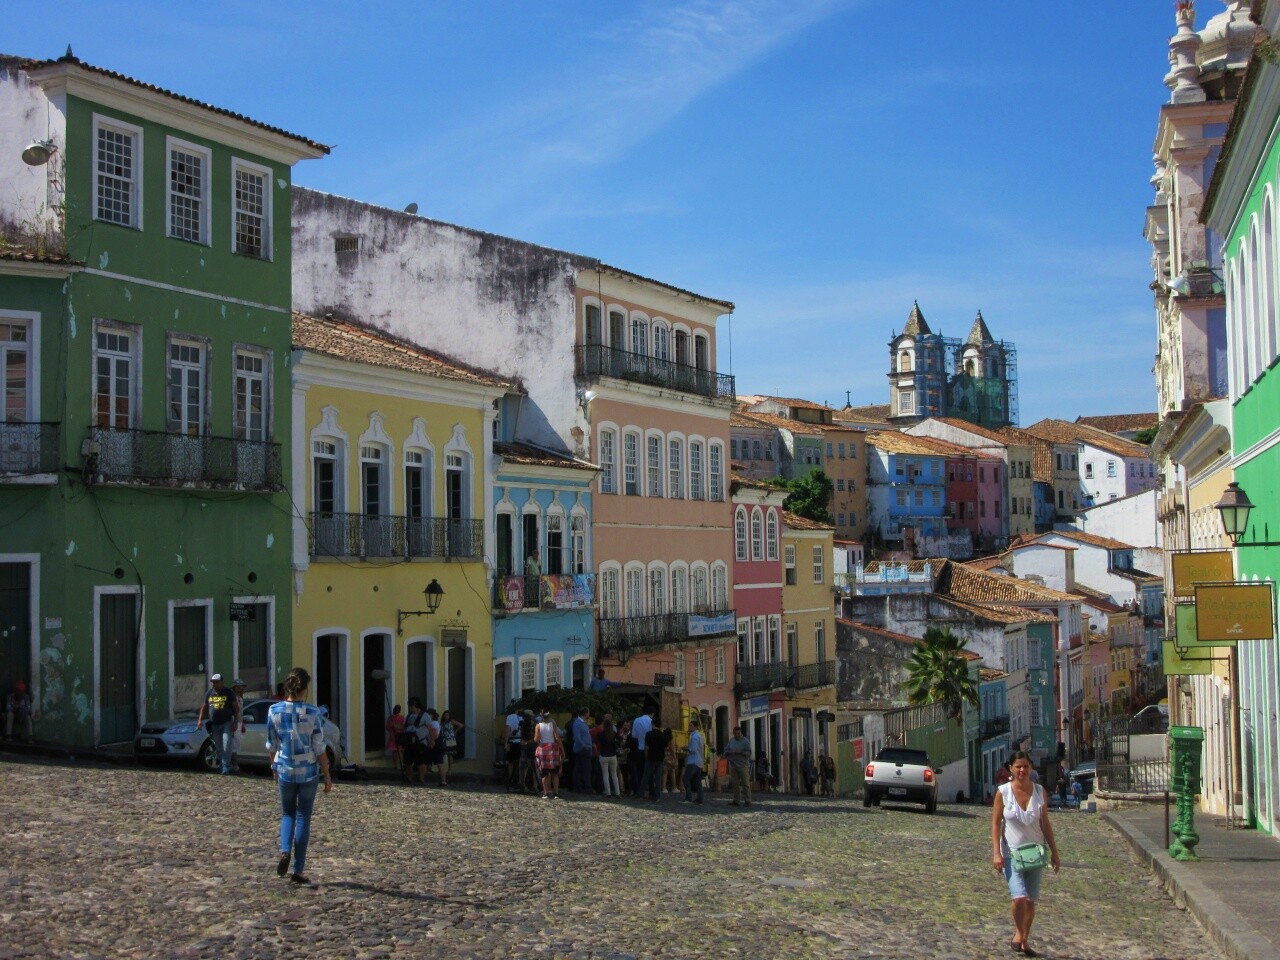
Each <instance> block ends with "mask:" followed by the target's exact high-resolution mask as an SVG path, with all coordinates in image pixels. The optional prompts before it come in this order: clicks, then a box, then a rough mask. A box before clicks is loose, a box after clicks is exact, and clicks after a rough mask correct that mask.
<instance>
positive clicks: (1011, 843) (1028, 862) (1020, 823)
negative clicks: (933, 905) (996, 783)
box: [991, 750, 1062, 957]
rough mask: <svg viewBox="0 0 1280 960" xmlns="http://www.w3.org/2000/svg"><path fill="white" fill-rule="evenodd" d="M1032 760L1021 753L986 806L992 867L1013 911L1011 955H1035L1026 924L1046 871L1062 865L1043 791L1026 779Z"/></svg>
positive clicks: (1012, 760) (1055, 871)
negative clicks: (999, 876)
mask: <svg viewBox="0 0 1280 960" xmlns="http://www.w3.org/2000/svg"><path fill="white" fill-rule="evenodd" d="M1031 770H1032V767H1031V758H1030V757H1029V756H1028V755H1027V754H1026V753H1024V752H1022V751H1021V750H1019V751H1018V752H1017V753H1015V754H1014V755H1013V757H1012V758H1011V760H1010V767H1009V772H1010V774H1011V776H1012V779H1011V780H1010V781H1009V782H1008V783H1005V784H1002V785H1001V786H1000V789H999V790H998V791H997V795H996V798H995V801H994V802H993V803H992V804H991V848H992V854H991V865H992V866H993V867H994V868H995V869H996V870H997V871H1000V872H1003V873H1004V876H1005V880H1006V881H1008V884H1009V898H1010V899H1011V900H1012V910H1013V928H1014V930H1013V941H1012V943H1011V944H1010V947H1011V948H1012V950H1013V952H1014V953H1020V954H1022V955H1023V956H1026V957H1035V956H1039V954H1037V953H1036V951H1035V950H1033V949H1031V944H1030V943H1029V942H1028V941H1029V940H1030V939H1031V924H1032V922H1033V921H1034V920H1035V918H1036V901H1037V900H1039V899H1040V879H1041V877H1042V876H1043V874H1044V868H1045V867H1046V866H1051V867H1053V872H1054V873H1057V872H1058V870H1059V868H1060V867H1061V865H1062V863H1061V860H1060V859H1059V858H1058V844H1057V842H1056V840H1055V839H1054V836H1053V825H1052V824H1051V823H1050V822H1049V801H1048V797H1047V795H1046V794H1045V790H1044V787H1042V786H1040V785H1039V784H1038V783H1034V782H1033V781H1032V779H1031Z"/></svg>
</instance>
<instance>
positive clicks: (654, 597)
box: [649, 566, 667, 616]
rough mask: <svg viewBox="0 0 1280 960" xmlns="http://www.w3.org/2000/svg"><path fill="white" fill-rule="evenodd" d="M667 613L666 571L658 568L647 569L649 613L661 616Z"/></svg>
mask: <svg viewBox="0 0 1280 960" xmlns="http://www.w3.org/2000/svg"><path fill="white" fill-rule="evenodd" d="M666 612H667V571H666V570H664V569H663V568H662V567H660V566H653V567H650V568H649V613H650V614H652V615H653V616H661V615H662V614H664V613H666Z"/></svg>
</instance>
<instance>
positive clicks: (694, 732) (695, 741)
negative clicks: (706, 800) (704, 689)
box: [684, 720, 706, 803]
mask: <svg viewBox="0 0 1280 960" xmlns="http://www.w3.org/2000/svg"><path fill="white" fill-rule="evenodd" d="M705 744H706V741H705V740H703V739H702V726H701V724H699V723H698V721H697V720H694V721H693V722H692V723H690V724H689V755H688V756H687V757H686V758H685V763H684V798H685V800H686V801H689V802H693V803H701V802H702V764H703V761H704V760H705V759H706V758H705V756H704V754H705V752H706V746H705ZM695 794H696V795H697V799H696V800H695V799H694V795H695Z"/></svg>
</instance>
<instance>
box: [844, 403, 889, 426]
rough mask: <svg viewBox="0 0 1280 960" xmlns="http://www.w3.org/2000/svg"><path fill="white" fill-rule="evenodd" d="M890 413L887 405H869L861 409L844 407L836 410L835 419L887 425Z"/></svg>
mask: <svg viewBox="0 0 1280 960" xmlns="http://www.w3.org/2000/svg"><path fill="white" fill-rule="evenodd" d="M892 412H893V411H892V409H891V408H890V406H889V404H887V403H871V404H867V405H865V406H861V407H844V408H843V409H840V410H837V411H836V419H837V420H846V421H853V422H855V423H888V422H889V415H890V414H891V413H892Z"/></svg>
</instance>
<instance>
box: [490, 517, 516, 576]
mask: <svg viewBox="0 0 1280 960" xmlns="http://www.w3.org/2000/svg"><path fill="white" fill-rule="evenodd" d="M514 520H515V517H513V516H512V515H511V514H509V513H500V514H498V515H497V517H496V519H495V524H494V527H495V529H494V532H495V534H496V535H497V541H498V542H497V552H498V557H497V568H498V571H497V572H498V576H499V577H509V576H511V574H512V573H514V572H515V543H514V530H513V529H512V523H513V521H514Z"/></svg>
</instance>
